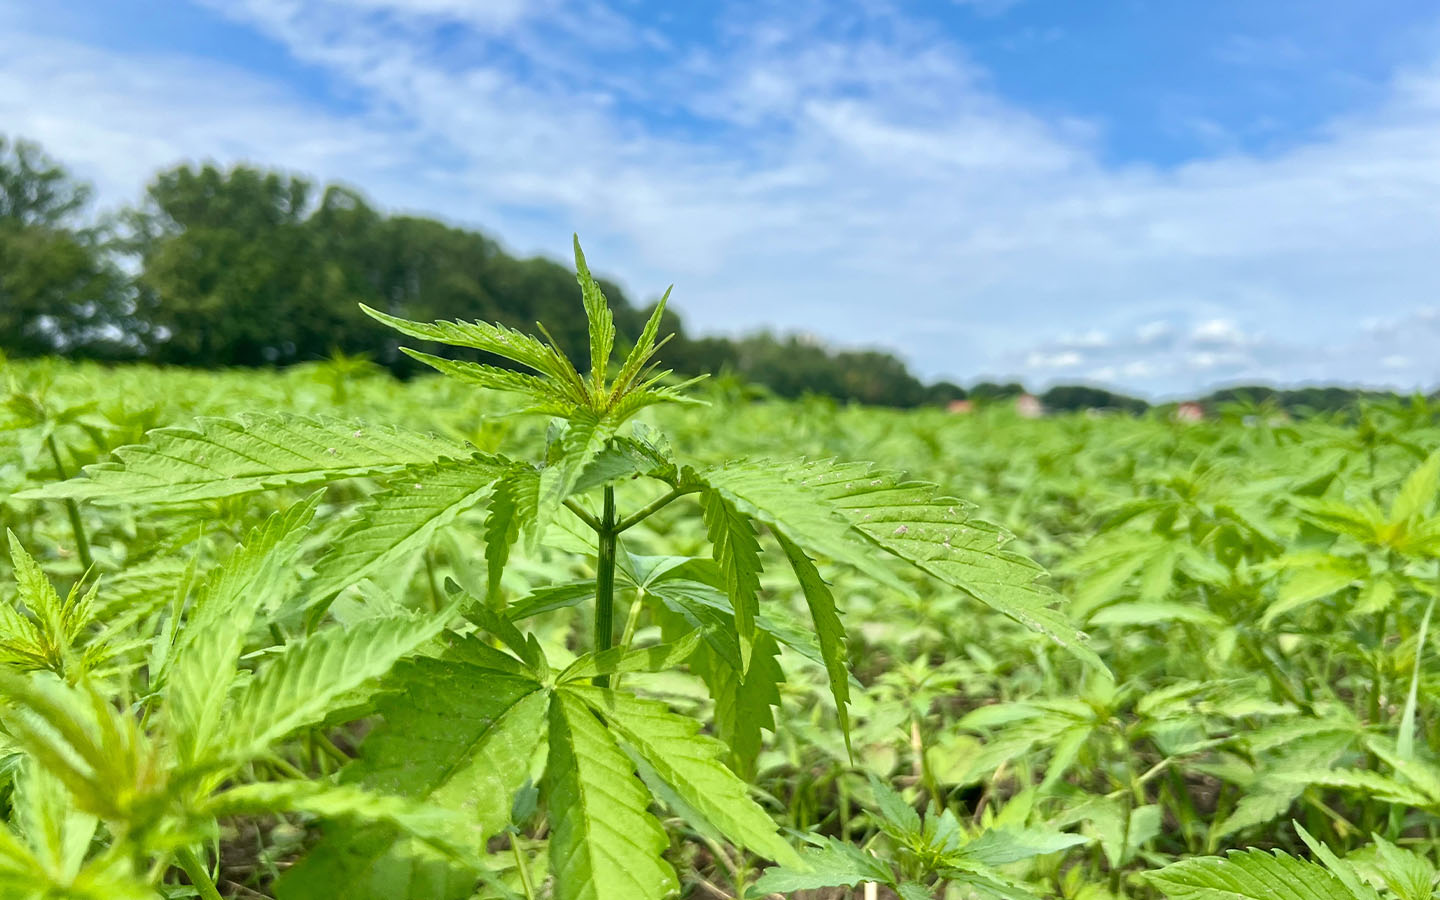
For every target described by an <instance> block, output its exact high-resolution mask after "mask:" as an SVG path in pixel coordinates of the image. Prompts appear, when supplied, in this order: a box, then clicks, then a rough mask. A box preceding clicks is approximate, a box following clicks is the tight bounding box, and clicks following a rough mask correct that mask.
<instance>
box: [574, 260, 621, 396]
mask: <svg viewBox="0 0 1440 900" xmlns="http://www.w3.org/2000/svg"><path fill="white" fill-rule="evenodd" d="M575 280H576V281H578V282H579V283H580V299H581V301H582V303H583V305H584V307H585V322H586V325H587V326H588V330H589V333H590V383H591V390H592V391H593V393H594V394H595V395H596V396H598V395H599V394H600V393H601V392H602V391H603V390H604V388H605V376H606V374H607V372H606V369H608V368H609V367H610V354H611V351H612V350H613V349H614V347H615V317H614V316H613V315H612V314H611V312H610V304H609V303H608V302H607V301H606V300H605V294H604V292H603V291H601V290H600V285H599V284H597V283H596V281H595V278H594V276H592V275H591V274H590V267H589V266H588V265H586V264H585V254H584V252H583V251H581V249H580V236H579V235H575Z"/></svg>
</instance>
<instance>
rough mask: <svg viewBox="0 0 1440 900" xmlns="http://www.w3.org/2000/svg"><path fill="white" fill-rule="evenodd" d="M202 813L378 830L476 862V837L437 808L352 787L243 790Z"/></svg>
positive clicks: (264, 785) (218, 798) (292, 784)
mask: <svg viewBox="0 0 1440 900" xmlns="http://www.w3.org/2000/svg"><path fill="white" fill-rule="evenodd" d="M203 812H204V814H206V815H211V816H215V817H217V818H223V817H225V816H254V815H270V814H275V813H285V812H303V813H309V814H311V815H314V816H319V817H320V818H323V819H341V820H351V821H355V822H360V823H363V824H383V825H389V826H392V827H394V828H395V829H397V830H399V831H401V832H404V833H405V834H409V835H411V836H413V837H416V838H419V839H420V840H422V841H425V842H426V843H428V844H430V845H432V846H434V847H436V848H438V849H441V850H444V851H446V852H449V853H453V854H455V855H456V856H459V857H461V858H462V859H464V858H470V859H478V856H479V853H478V845H479V838H478V835H467V834H466V832H467V831H471V830H473V823H472V822H467V821H466V820H465V819H464V818H462V817H460V816H458V815H456V814H454V813H452V812H450V811H448V810H445V809H442V808H438V807H435V806H431V805H426V804H420V803H416V802H414V801H412V800H409V799H406V798H403V797H395V796H390V795H387V794H379V793H374V792H371V791H367V790H364V789H361V788H357V787H354V786H352V785H327V784H324V783H321V782H316V781H271V782H260V783H256V784H244V785H240V786H239V787H233V788H230V789H229V790H227V791H224V792H222V793H220V794H217V795H215V796H214V797H212V798H211V799H210V800H209V801H208V802H207V803H206V804H205V806H204V807H203ZM347 896H348V895H347Z"/></svg>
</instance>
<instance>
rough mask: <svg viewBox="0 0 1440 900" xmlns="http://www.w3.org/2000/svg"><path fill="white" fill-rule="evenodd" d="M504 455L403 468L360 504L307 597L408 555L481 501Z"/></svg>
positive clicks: (335, 589) (324, 596)
mask: <svg viewBox="0 0 1440 900" xmlns="http://www.w3.org/2000/svg"><path fill="white" fill-rule="evenodd" d="M511 465H512V464H511V463H510V462H509V461H508V460H505V459H502V458H499V457H492V456H481V455H476V456H474V457H471V458H468V459H459V460H454V459H450V460H444V461H442V462H439V463H434V464H429V465H425V466H416V467H412V468H410V469H407V470H406V471H405V472H402V473H401V474H400V475H399V476H398V477H397V478H396V479H395V480H394V481H393V482H392V484H391V485H390V487H389V489H388V490H386V491H385V492H383V493H380V494H377V495H375V496H374V497H372V498H371V499H370V500H369V501H368V502H367V503H366V504H365V506H364V507H362V508H361V510H360V514H359V517H358V519H357V520H356V521H355V522H353V523H352V524H351V525H350V527H348V528H347V529H345V532H344V533H343V534H342V535H340V537H339V538H337V539H336V540H335V543H334V547H333V549H332V550H331V551H330V552H329V553H327V554H326V555H325V556H324V557H322V558H321V559H320V562H319V563H317V564H316V566H315V577H314V578H312V579H311V580H310V581H308V582H306V584H305V590H306V592H308V594H309V596H310V601H311V602H312V603H317V604H322V605H323V604H325V603H326V602H327V601H329V600H330V599H331V598H333V597H334V596H335V595H336V594H338V593H339V592H340V591H342V590H344V589H345V588H347V587H349V586H350V585H353V584H355V583H356V582H358V581H360V580H361V579H362V578H368V577H370V576H372V575H374V574H375V573H377V572H383V571H385V570H387V569H390V568H392V567H394V566H396V565H398V564H400V563H403V562H406V561H408V560H410V559H412V558H413V557H414V556H415V555H416V554H418V553H421V552H422V551H424V549H425V548H426V547H427V546H429V544H430V541H431V539H433V538H434V536H435V534H436V533H437V532H438V531H440V529H442V528H444V527H445V526H447V525H449V524H450V523H452V522H454V521H455V520H456V519H457V518H459V516H460V515H461V514H462V513H464V512H465V511H466V510H468V509H470V508H471V507H473V506H475V505H476V504H477V503H479V501H480V499H481V498H482V497H483V496H484V495H485V494H486V492H487V491H489V489H490V485H491V484H492V483H493V482H494V480H495V479H496V478H497V477H499V476H500V474H501V473H502V472H504V471H506V470H507V469H509V468H510V467H511Z"/></svg>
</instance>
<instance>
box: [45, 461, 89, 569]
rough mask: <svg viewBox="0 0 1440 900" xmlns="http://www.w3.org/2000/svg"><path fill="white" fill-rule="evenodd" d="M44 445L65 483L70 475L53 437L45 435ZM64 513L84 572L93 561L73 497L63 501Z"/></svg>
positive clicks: (56, 470)
mask: <svg viewBox="0 0 1440 900" xmlns="http://www.w3.org/2000/svg"><path fill="white" fill-rule="evenodd" d="M45 445H46V446H47V447H49V448H50V458H51V459H52V460H54V461H55V474H56V475H58V476H60V480H61V481H66V480H68V479H69V478H70V475H69V474H68V473H67V472H66V471H65V463H63V462H61V460H60V448H59V447H57V446H56V445H55V435H53V434H47V435H45ZM65 511H66V512H67V513H69V515H70V529H71V530H72V531H74V532H75V550H76V551H77V552H78V553H79V554H80V564H81V565H83V566H84V567H85V571H87V572H88V571H90V568H91V567H92V566H94V565H95V560H94V558H93V557H91V555H90V541H89V539H87V538H86V537H85V525H84V523H82V522H81V521H80V504H78V503H76V502H75V499H74V498H73V497H71V498H67V499H66V500H65Z"/></svg>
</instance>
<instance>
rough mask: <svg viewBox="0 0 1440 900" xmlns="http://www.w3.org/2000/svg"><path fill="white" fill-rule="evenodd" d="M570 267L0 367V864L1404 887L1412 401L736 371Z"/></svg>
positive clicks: (1140, 892)
mask: <svg viewBox="0 0 1440 900" xmlns="http://www.w3.org/2000/svg"><path fill="white" fill-rule="evenodd" d="M600 309H601V308H600V307H596V306H593V305H588V306H587V312H589V313H590V316H591V319H592V325H593V326H594V329H593V330H594V331H595V332H596V336H595V338H594V340H595V341H596V344H597V347H596V348H595V350H596V352H597V353H599V351H601V350H603V351H604V352H603V354H600V355H598V356H596V358H595V363H596V364H597V366H598V368H592V370H591V371H600V372H609V373H612V374H613V378H612V379H609V380H607V379H606V378H599V379H596V378H594V377H592V376H590V375H579V374H574V373H573V372H572V371H570V370H567V369H565V367H564V365H562V364H561V363H560V362H559V361H557V360H555V359H553V358H550V357H543V356H534V357H533V358H529V359H528V360H527V359H521V360H520V361H521V362H524V363H526V364H527V365H529V366H530V368H531V369H533V370H534V371H535V372H536V373H537V374H535V375H534V376H527V377H528V378H530V380H529V381H524V382H521V381H518V380H514V379H516V378H517V377H518V376H515V375H514V373H508V372H505V371H502V370H485V367H480V366H473V367H472V368H468V369H467V368H464V367H461V366H458V365H453V364H452V365H449V366H447V365H446V364H445V363H444V362H443V360H438V359H437V360H435V364H436V365H437V367H439V368H442V370H444V371H446V373H447V375H448V376H449V377H431V378H424V379H419V380H416V381H413V382H410V383H406V384H401V383H399V382H396V381H394V380H392V379H390V378H389V377H388V376H384V375H381V374H377V373H374V372H372V371H370V370H369V369H368V368H367V367H366V366H365V365H364V364H363V363H361V362H357V361H355V360H340V361H334V362H330V363H325V364H320V365H315V366H308V367H299V368H295V369H291V370H289V371H287V372H284V373H241V372H222V373H202V372H192V371H181V370H162V369H156V368H149V367H143V366H132V367H119V368H99V367H93V366H86V365H75V364H68V363H56V362H45V361H40V362H25V363H10V364H8V365H7V366H6V367H5V369H4V376H3V383H0V389H3V391H4V394H5V398H4V399H5V405H4V406H3V413H0V526H3V528H5V529H7V530H8V532H9V535H10V537H9V546H8V548H7V549H8V554H3V556H4V559H3V560H0V600H3V603H0V725H3V733H0V801H3V809H4V812H5V814H6V817H7V820H8V827H7V828H5V829H3V830H0V896H4V897H94V898H101V897H104V898H115V897H155V896H157V895H159V896H170V897H182V896H205V897H215V896H227V897H272V896H273V897H280V898H312V897H347V898H372V897H373V898H437V900H439V898H457V900H463V898H468V897H481V898H501V897H505V898H513V897H525V898H528V900H536V898H541V897H557V898H582V897H583V898H597V900H609V898H646V897H655V898H659V897H663V896H667V895H670V894H673V893H676V892H678V893H679V894H680V895H682V896H688V897H735V898H740V897H748V898H755V897H763V896H771V895H775V894H782V895H786V896H798V897H815V898H819V897H835V898H838V897H845V896H851V895H852V894H851V892H854V896H862V895H863V896H878V897H886V896H899V897H902V898H904V900H918V898H922V897H1000V898H1022V897H1032V896H1033V897H1050V896H1057V897H1066V898H1083V900H1109V898H1122V897H1132V898H1143V897H1159V896H1169V897H1174V898H1196V900H1201V898H1222V897H1223V898H1236V897H1255V898H1262V897H1263V898H1270V897H1279V898H1295V900H1317V898H1321V900H1325V898H1351V897H1355V898H1380V897H1386V898H1390V897H1394V898H1400V900H1420V898H1429V897H1431V896H1432V895H1433V891H1434V890H1435V886H1436V881H1437V878H1436V875H1437V869H1436V866H1435V863H1434V859H1435V851H1436V843H1437V840H1440V832H1437V824H1440V818H1437V817H1436V814H1437V812H1440V762H1437V758H1436V755H1435V752H1434V749H1433V748H1435V747H1436V746H1437V744H1436V741H1437V739H1440V715H1437V713H1440V707H1437V703H1436V702H1435V690H1434V688H1435V681H1436V679H1435V675H1434V674H1432V673H1434V672H1435V671H1436V670H1437V667H1436V666H1435V665H1434V656H1435V648H1434V647H1433V644H1434V640H1433V638H1434V635H1433V631H1434V629H1432V628H1431V627H1430V624H1431V614H1432V611H1433V607H1434V601H1435V598H1436V596H1437V588H1440V571H1437V564H1436V560H1437V558H1440V517H1436V516H1435V515H1434V501H1435V496H1436V493H1437V478H1440V455H1436V454H1435V453H1434V452H1433V448H1435V447H1437V446H1440V440H1437V438H1440V431H1437V428H1436V425H1435V420H1436V415H1435V411H1434V410H1431V409H1427V408H1425V407H1424V406H1423V404H1419V403H1412V404H1408V405H1403V406H1402V405H1398V404H1397V405H1395V406H1392V407H1372V408H1369V409H1366V410H1363V411H1361V412H1359V413H1357V414H1355V415H1351V416H1348V417H1345V418H1343V419H1339V418H1337V419H1324V418H1312V419H1304V420H1294V421H1292V420H1288V419H1286V418H1284V417H1282V416H1278V415H1275V414H1273V413H1272V412H1270V411H1267V410H1264V409H1232V410H1226V411H1222V412H1221V413H1220V414H1219V415H1217V416H1215V417H1213V418H1212V419H1210V420H1209V421H1204V422H1198V423H1177V422H1173V421H1168V420H1165V419H1162V418H1159V417H1152V418H1138V419H1137V418H1130V417H1094V416H1071V417H1060V418H1048V419H1041V420H1025V419H1020V418H1017V417H1015V416H1014V415H1013V413H1011V412H1009V411H1005V410H989V411H981V412H980V413H977V414H973V415H968V416H951V415H946V414H944V413H941V412H938V411H934V412H892V411H884V410H875V409H861V408H846V407H839V406H836V405H834V404H832V403H828V402H825V401H819V400H816V401H806V402H799V403H783V404H782V403H771V402H753V401H751V400H749V399H747V398H746V397H744V396H742V395H741V393H740V392H739V391H737V390H734V389H733V386H724V385H715V384H701V385H698V386H693V387H690V388H688V389H685V390H684V391H677V390H676V389H674V388H673V387H671V386H668V382H663V381H647V376H646V373H645V370H644V368H643V363H644V359H643V357H644V355H645V352H644V351H645V350H646V347H647V345H646V344H645V343H644V339H642V343H641V345H640V347H639V349H638V350H636V351H634V352H632V353H631V354H629V355H628V356H625V358H623V359H621V358H615V359H613V360H611V358H610V357H611V347H610V346H609V345H607V344H606V338H605V329H604V317H603V315H602V313H601V311H600ZM392 324H395V325H396V326H397V327H399V328H401V329H402V330H404V331H406V333H408V334H411V335H412V336H413V337H416V338H420V339H440V340H442V341H443V340H449V341H450V342H452V343H457V342H462V341H469V343H468V344H467V346H482V348H485V345H484V343H483V342H484V341H486V340H490V341H494V340H497V334H498V335H499V337H500V338H504V339H505V340H506V341H510V340H514V341H517V342H518V341H519V340H520V339H519V338H518V337H515V336H514V335H513V333H512V334H508V335H507V334H503V333H499V332H495V331H490V332H484V331H475V332H467V333H461V332H462V331H463V329H461V331H456V330H455V328H456V326H447V327H448V328H449V329H450V330H449V331H446V330H444V329H436V328H434V327H432V326H423V325H418V324H415V323H403V322H399V321H398V320H397V321H395V322H392ZM653 337H654V336H653V335H651V336H650V338H652V339H653ZM613 340H614V338H613V331H612V332H611V337H610V338H609V341H610V343H613ZM502 343H503V342H502ZM428 346H430V347H431V348H432V349H434V345H428ZM497 346H498V345H497ZM508 346H511V350H512V352H514V353H532V351H533V352H534V353H538V352H539V351H535V350H534V348H533V347H530V346H529V345H525V348H523V349H522V350H515V349H514V345H508ZM535 346H537V347H539V346H542V345H540V344H539V342H535ZM635 360H639V362H635ZM632 363H633V365H632ZM572 374H573V376H574V377H573V378H572V377H571V376H572ZM507 379H510V380H507ZM497 386H498V387H501V388H505V389H506V391H508V392H497V391H493V390H486V389H485V388H487V387H497ZM681 395H684V396H687V397H690V398H696V399H701V400H704V401H706V402H705V403H704V404H703V405H701V404H684V403H678V402H674V401H676V400H677V399H678V398H679V397H680V396H681ZM517 396H519V397H520V398H521V400H522V402H519V403H517V402H516V397H517ZM526 405H528V406H530V407H532V408H534V409H535V410H537V411H538V412H537V413H532V414H517V413H516V410H517V408H520V407H522V406H526ZM157 429H159V430H157ZM122 447H129V448H130V449H128V450H121V451H120V452H119V453H114V451H116V450H117V448H122ZM112 454H113V455H112ZM855 461H873V462H874V463H875V464H876V465H875V466H867V465H857V464H855ZM97 464H99V467H98V468H91V469H89V470H88V474H81V470H82V469H83V468H84V467H87V466H91V467H94V466H96V465H97ZM932 484H937V485H939V487H938V488H935V487H933V486H931V485H932ZM1007 532H1008V533H1009V534H1013V535H1014V537H1013V539H1008V538H1007ZM1032 560H1033V561H1034V562H1032ZM1037 563H1038V565H1036V564H1037ZM1042 566H1043V567H1044V569H1045V570H1048V573H1049V574H1048V576H1046V575H1043V574H1042V573H1041V571H1040V567H1042ZM1062 598H1063V600H1062ZM1227 854H1228V855H1227ZM866 891H871V892H872V893H869V894H865V892H866Z"/></svg>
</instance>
